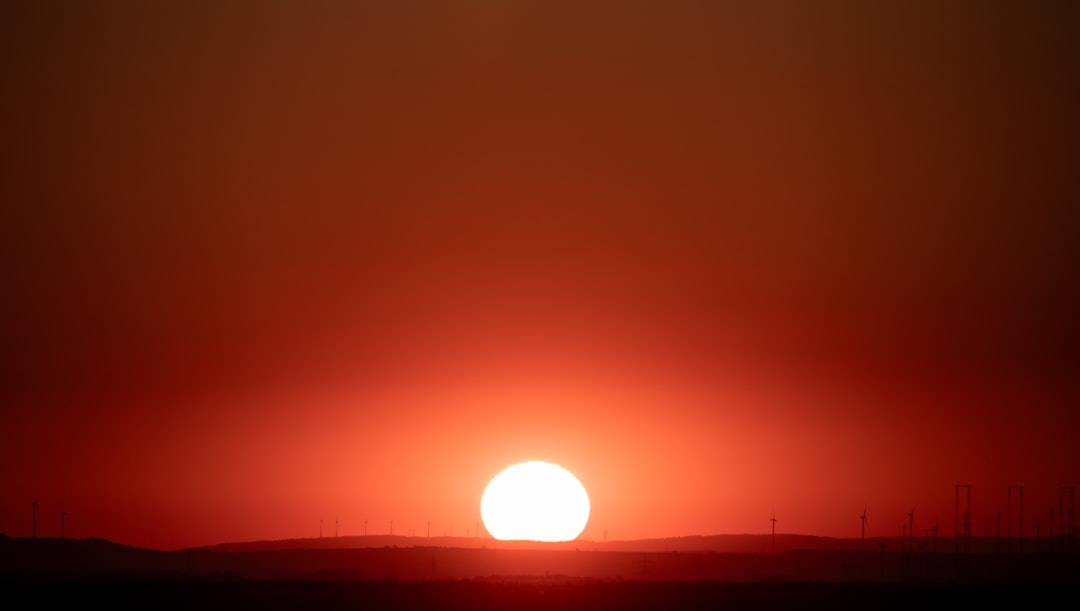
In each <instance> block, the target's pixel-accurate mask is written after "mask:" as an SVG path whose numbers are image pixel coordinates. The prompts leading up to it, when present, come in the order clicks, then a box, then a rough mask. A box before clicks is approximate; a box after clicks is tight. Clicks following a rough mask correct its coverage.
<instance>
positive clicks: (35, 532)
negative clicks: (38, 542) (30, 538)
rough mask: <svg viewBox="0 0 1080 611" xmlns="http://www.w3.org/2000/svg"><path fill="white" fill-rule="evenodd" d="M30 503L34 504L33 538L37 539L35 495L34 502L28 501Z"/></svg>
mask: <svg viewBox="0 0 1080 611" xmlns="http://www.w3.org/2000/svg"><path fill="white" fill-rule="evenodd" d="M30 504H31V505H33V506H34V530H33V534H34V538H35V539H37V497H35V498H34V502H33V503H30Z"/></svg>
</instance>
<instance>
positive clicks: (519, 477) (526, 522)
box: [480, 460, 589, 541]
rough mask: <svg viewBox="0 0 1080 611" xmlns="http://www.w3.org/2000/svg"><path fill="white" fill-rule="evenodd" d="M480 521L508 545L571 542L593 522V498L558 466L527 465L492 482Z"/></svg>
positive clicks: (482, 500)
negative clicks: (515, 543) (523, 542)
mask: <svg viewBox="0 0 1080 611" xmlns="http://www.w3.org/2000/svg"><path fill="white" fill-rule="evenodd" d="M480 518H481V519H483V520H484V526H485V527H486V528H487V531H488V532H489V533H490V534H491V536H492V537H494V538H496V539H500V540H503V541H571V540H573V539H576V538H577V537H578V535H580V534H581V531H583V530H585V524H587V523H588V522H589V495H588V494H587V493H586V492H585V487H584V486H582V485H581V482H579V481H578V479H577V478H576V477H574V475H573V474H572V473H570V472H569V471H567V470H566V469H563V468H562V467H560V466H559V465H556V464H553V463H548V462H542V461H539V460H534V461H530V462H523V463H519V464H516V465H511V466H509V467H507V468H506V469H504V470H503V471H502V472H501V473H499V474H498V475H496V476H495V477H494V478H492V480H491V482H490V483H489V484H488V485H487V488H485V489H484V495H483V496H482V497H481V498H480Z"/></svg>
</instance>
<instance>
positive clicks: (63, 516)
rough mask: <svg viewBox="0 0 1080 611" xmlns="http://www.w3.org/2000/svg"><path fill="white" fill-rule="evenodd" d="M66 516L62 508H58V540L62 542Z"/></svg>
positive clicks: (66, 513)
mask: <svg viewBox="0 0 1080 611" xmlns="http://www.w3.org/2000/svg"><path fill="white" fill-rule="evenodd" d="M67 516H68V512H67V511H64V506H63V505H61V506H60V540H61V541H63V540H64V518H66V517H67Z"/></svg>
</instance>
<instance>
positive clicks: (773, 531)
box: [769, 511, 776, 554]
mask: <svg viewBox="0 0 1080 611" xmlns="http://www.w3.org/2000/svg"><path fill="white" fill-rule="evenodd" d="M769 521H770V522H772V553H774V554H775V553H776V512H775V511H774V512H773V514H772V517H771V518H769Z"/></svg>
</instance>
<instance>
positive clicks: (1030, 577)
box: [0, 536, 1080, 583]
mask: <svg viewBox="0 0 1080 611" xmlns="http://www.w3.org/2000/svg"><path fill="white" fill-rule="evenodd" d="M754 538H755V537H754V536H751V537H750V540H749V541H743V540H742V539H741V538H740V537H726V538H722V539H724V540H725V541H724V542H725V543H728V544H732V543H738V542H740V541H742V543H743V544H751V543H754V542H753V539H754ZM757 538H761V537H757ZM342 539H345V538H342ZM357 539H359V540H355V541H341V540H334V539H315V540H297V541H292V542H284V544H283V542H263V543H256V544H230V545H234V546H237V547H243V546H244V545H256V546H258V545H265V546H267V548H266V549H228V548H227V546H218V547H215V548H201V549H188V550H177V551H157V550H148V549H140V548H134V547H129V546H124V545H119V544H116V543H112V542H109V541H105V540H102V539H84V540H73V539H65V540H60V539H49V538H38V539H27V538H9V537H0V575H2V576H8V577H20V578H29V577H42V576H61V577H65V578H70V577H91V578H101V577H108V578H115V577H118V576H142V577H143V578H149V577H152V578H156V579H163V578H165V579H177V578H190V577H199V578H209V579H226V580H232V579H303V580H319V581H441V580H459V579H485V580H494V581H497V582H503V581H507V580H509V581H520V580H523V579H526V580H527V579H534V578H544V579H552V578H556V577H561V578H566V579H573V580H580V579H586V580H615V581H626V580H634V581H732V582H734V581H771V582H799V581H838V582H855V581H863V582H871V581H887V582H903V583H940V582H947V581H964V582H982V583H999V582H1010V583H1077V582H1078V581H1080V579H1078V576H1080V554H1078V553H1075V552H1062V551H1058V552H1053V553H1051V552H1035V553H1025V554H1019V553H1017V554H1005V553H1002V554H998V553H971V554H952V553H947V552H942V551H938V552H933V551H922V552H918V551H917V552H914V553H908V552H902V551H894V552H889V551H884V552H883V551H881V549H880V547H879V548H878V549H877V550H874V551H870V550H867V551H860V550H858V549H795V550H787V551H783V552H778V553H775V554H772V553H754V552H751V553H745V552H718V551H712V550H710V549H708V545H710V544H716V543H717V542H715V541H712V539H713V538H711V537H702V538H697V537H688V538H679V539H670V540H668V539H663V540H655V541H645V542H610V543H607V544H603V545H607V546H614V547H616V548H617V547H618V546H620V545H630V544H635V545H639V547H630V548H627V549H621V550H620V549H607V550H605V549H589V547H588V545H587V544H588V543H589V542H582V541H578V542H570V543H564V544H556V545H543V544H536V543H526V542H493V541H491V540H487V541H486V543H488V544H491V545H490V546H486V545H481V546H479V547H453V546H447V545H384V546H382V547H373V546H360V545H357V544H370V543H386V542H390V541H396V542H397V543H405V542H406V541H408V540H409V539H408V538H405V537H402V538H357ZM765 539H768V537H765ZM312 541H314V542H315V545H322V546H323V547H321V548H320V547H311V545H312V543H311V542H312ZM419 541H426V539H420V540H418V541H417V540H414V541H412V542H414V543H416V542H419ZM462 541H472V540H462ZM476 541H484V540H483V539H478V540H476ZM826 541H829V540H826ZM329 542H334V543H336V544H337V545H338V547H327V546H328V543H329ZM433 542H439V543H455V542H458V541H457V540H447V541H441V540H437V541H433ZM778 543H779V537H778ZM346 544H348V545H346ZM574 544H577V545H578V547H576V548H571V547H569V546H570V545H574ZM665 545H669V546H672V547H673V549H669V550H664V549H663V547H664V546H665ZM692 545H701V546H702V547H700V548H699V549H696V550H695V549H693V548H692ZM273 546H277V547H273ZM289 546H291V547H289ZM675 548H681V549H675Z"/></svg>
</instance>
